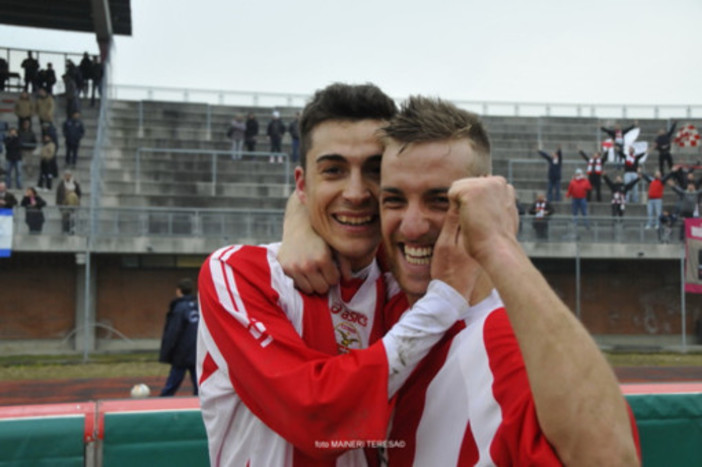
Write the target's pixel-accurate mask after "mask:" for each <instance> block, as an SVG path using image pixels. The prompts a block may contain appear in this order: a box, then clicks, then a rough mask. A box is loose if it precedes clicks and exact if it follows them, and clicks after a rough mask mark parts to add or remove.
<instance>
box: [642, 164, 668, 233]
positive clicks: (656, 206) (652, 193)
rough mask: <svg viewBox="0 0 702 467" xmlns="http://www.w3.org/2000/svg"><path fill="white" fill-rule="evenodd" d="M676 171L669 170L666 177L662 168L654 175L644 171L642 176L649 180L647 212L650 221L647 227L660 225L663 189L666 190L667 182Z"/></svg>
mask: <svg viewBox="0 0 702 467" xmlns="http://www.w3.org/2000/svg"><path fill="white" fill-rule="evenodd" d="M673 173H674V172H668V175H666V176H665V177H663V176H662V173H661V171H660V170H656V171H655V173H654V174H653V177H651V176H650V175H648V174H646V173H642V174H641V176H642V177H643V178H644V180H646V181H647V182H648V204H647V206H646V213H647V214H648V222H646V229H654V228H655V229H656V230H658V228H659V227H660V224H659V219H660V217H661V215H662V212H663V191H664V190H665V183H666V182H667V181H668V179H670V177H672V176H673Z"/></svg>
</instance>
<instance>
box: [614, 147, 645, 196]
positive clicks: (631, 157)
mask: <svg viewBox="0 0 702 467" xmlns="http://www.w3.org/2000/svg"><path fill="white" fill-rule="evenodd" d="M620 154H621V155H622V157H624V184H625V185H628V184H629V183H630V182H632V181H634V180H636V179H638V178H639V162H640V161H641V158H642V157H643V156H645V155H646V153H645V152H641V153H639V154H635V153H634V147H633V146H631V147H629V153H628V154H627V155H626V156H624V155H623V154H622V153H620ZM626 202H627V203H638V202H639V190H638V189H637V188H635V189H633V190H629V191H627V193H626Z"/></svg>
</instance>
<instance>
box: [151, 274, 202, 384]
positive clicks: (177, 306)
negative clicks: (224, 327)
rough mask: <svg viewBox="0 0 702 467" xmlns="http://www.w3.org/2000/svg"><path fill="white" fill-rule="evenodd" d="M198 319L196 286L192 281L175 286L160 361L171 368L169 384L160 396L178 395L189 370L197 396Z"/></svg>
mask: <svg viewBox="0 0 702 467" xmlns="http://www.w3.org/2000/svg"><path fill="white" fill-rule="evenodd" d="M199 320H200V313H199V312H198V304H197V299H196V298H195V295H193V283H192V281H191V280H190V279H181V280H180V281H179V282H178V286H177V287H176V298H175V299H173V300H172V301H171V304H170V306H169V309H168V313H167V314H166V325H165V326H164V329H163V338H162V339H161V351H160V353H159V361H160V362H162V363H169V364H170V365H171V371H170V373H169V374H168V379H167V380H166V385H165V386H164V387H163V389H162V390H161V397H166V396H172V395H174V394H175V393H176V391H177V390H178V388H179V387H180V384H181V383H182V382H183V379H184V378H185V372H186V371H189V372H190V380H191V381H192V384H193V394H195V395H196V396H197V393H198V391H197V376H196V375H195V352H196V347H197V325H198V321H199Z"/></svg>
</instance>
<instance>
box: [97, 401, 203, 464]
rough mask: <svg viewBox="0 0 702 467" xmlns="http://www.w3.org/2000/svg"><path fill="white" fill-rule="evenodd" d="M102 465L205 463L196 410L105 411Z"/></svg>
mask: <svg viewBox="0 0 702 467" xmlns="http://www.w3.org/2000/svg"><path fill="white" fill-rule="evenodd" d="M102 456H103V457H102V459H103V466H104V467H123V466H127V465H128V466H129V467H140V466H144V467H153V466H155V465H167V466H169V467H171V466H208V465H209V457H208V454H207V435H206V433H205V426H204V424H203V422H202V416H201V415H200V411H199V410H184V411H158V412H123V413H106V414H105V431H104V437H103V442H102Z"/></svg>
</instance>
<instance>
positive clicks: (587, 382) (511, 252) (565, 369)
mask: <svg viewBox="0 0 702 467" xmlns="http://www.w3.org/2000/svg"><path fill="white" fill-rule="evenodd" d="M481 265H482V266H483V268H484V269H485V270H486V271H487V273H488V275H489V276H490V277H491V279H492V280H493V283H494V284H495V287H496V288H497V290H498V291H499V293H500V296H501V297H502V300H503V301H504V304H505V308H506V310H507V314H508V316H509V319H510V323H511V324H512V327H513V329H514V332H515V335H516V337H517V340H518V342H519V346H520V349H521V351H522V354H523V357H524V362H525V366H526V369H527V373H528V378H529V383H530V386H531V389H532V393H533V397H534V402H535V406H536V412H537V416H538V418H539V423H540V425H541V427H542V429H543V431H544V434H545V435H546V437H547V438H548V439H549V441H550V442H551V444H552V445H553V446H554V447H555V448H556V451H557V453H558V455H559V456H560V458H561V459H562V460H563V461H564V463H565V464H567V465H577V464H580V465H606V464H610V463H611V464H616V465H635V464H636V463H638V459H637V457H636V447H635V445H634V442H633V437H632V433H631V428H630V424H629V418H628V413H627V409H626V404H625V401H624V398H623V396H622V394H621V392H620V390H619V386H618V384H617V380H616V377H615V376H614V373H613V372H612V370H611V368H610V366H609V364H608V363H607V361H606V360H605V358H604V356H603V355H602V354H601V352H600V351H599V349H598V348H597V346H596V344H595V342H594V341H593V340H592V338H591V337H590V335H589V334H588V332H587V330H586V329H585V328H584V327H583V326H582V325H581V324H580V323H579V322H578V321H577V319H576V318H575V317H574V316H573V314H572V313H571V312H570V310H569V309H568V308H567V307H566V306H565V304H563V302H562V301H561V300H560V299H559V298H558V297H557V296H556V294H555V293H554V292H553V291H552V290H551V288H550V286H549V285H548V284H547V282H546V280H545V279H544V278H543V276H542V275H541V274H540V273H539V272H538V271H537V270H536V268H535V267H534V266H533V265H532V264H531V261H530V260H529V258H528V257H527V256H526V255H525V254H524V253H523V252H522V250H521V248H520V247H519V245H518V244H517V243H516V240H513V239H503V240H502V241H501V242H496V243H495V248H494V251H493V253H492V254H490V255H489V257H487V258H484V259H482V260H481ZM593 446H597V448H594V449H593Z"/></svg>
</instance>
